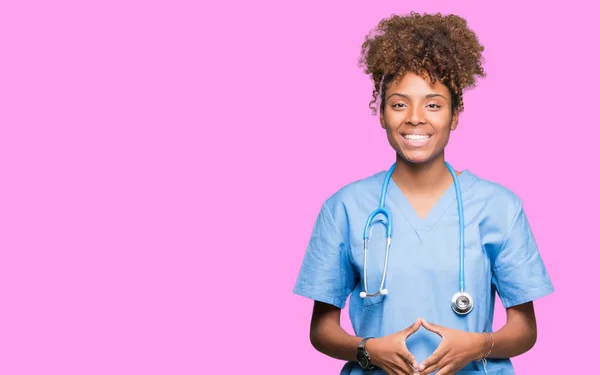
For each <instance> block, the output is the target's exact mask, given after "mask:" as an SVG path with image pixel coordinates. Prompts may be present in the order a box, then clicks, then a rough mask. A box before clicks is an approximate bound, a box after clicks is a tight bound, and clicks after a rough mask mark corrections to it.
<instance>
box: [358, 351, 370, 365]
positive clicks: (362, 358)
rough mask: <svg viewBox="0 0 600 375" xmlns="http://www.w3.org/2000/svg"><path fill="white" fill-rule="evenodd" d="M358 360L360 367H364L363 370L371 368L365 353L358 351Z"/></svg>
mask: <svg viewBox="0 0 600 375" xmlns="http://www.w3.org/2000/svg"><path fill="white" fill-rule="evenodd" d="M356 359H358V364H359V365H360V367H362V368H367V367H369V359H368V358H367V356H366V355H365V352H363V351H362V350H359V351H358V353H357V355H356Z"/></svg>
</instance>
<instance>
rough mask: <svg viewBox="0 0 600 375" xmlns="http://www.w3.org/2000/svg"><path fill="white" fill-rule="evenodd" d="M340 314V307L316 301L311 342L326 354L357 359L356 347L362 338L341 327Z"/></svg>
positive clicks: (339, 357)
mask: <svg viewBox="0 0 600 375" xmlns="http://www.w3.org/2000/svg"><path fill="white" fill-rule="evenodd" d="M340 315H341V310H340V309H339V308H337V307H335V306H332V305H329V304H326V303H322V302H318V301H315V305H314V308H313V314H312V319H311V324H310V342H311V344H312V345H313V347H314V348H315V349H316V350H318V351H319V352H321V353H323V354H325V355H328V356H330V357H333V358H336V359H340V360H344V361H355V360H356V348H357V347H358V344H359V343H360V341H361V340H362V338H361V337H356V336H352V335H350V334H348V333H347V332H346V331H345V330H344V329H343V328H342V327H341V325H340ZM368 344H369V343H368V342H367V345H368ZM367 350H368V349H367Z"/></svg>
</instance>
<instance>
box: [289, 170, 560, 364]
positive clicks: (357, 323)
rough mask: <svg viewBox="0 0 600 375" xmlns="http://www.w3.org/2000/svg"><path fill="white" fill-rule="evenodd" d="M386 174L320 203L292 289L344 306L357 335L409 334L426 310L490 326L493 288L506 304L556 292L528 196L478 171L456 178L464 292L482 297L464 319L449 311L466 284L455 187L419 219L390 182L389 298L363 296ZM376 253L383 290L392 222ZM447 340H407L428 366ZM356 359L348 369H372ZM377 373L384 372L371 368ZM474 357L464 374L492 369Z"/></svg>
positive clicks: (380, 230) (458, 322) (451, 322)
mask: <svg viewBox="0 0 600 375" xmlns="http://www.w3.org/2000/svg"><path fill="white" fill-rule="evenodd" d="M384 177H385V171H382V172H380V173H377V174H375V175H373V176H371V177H368V178H365V179H361V180H359V181H356V182H353V183H350V184H348V185H346V186H344V187H343V188H341V189H340V190H338V191H337V192H336V193H335V194H333V195H332V196H331V197H330V198H329V199H327V200H326V201H325V202H324V204H323V205H322V206H321V210H320V212H319V214H318V217H317V219H316V223H315V225H314V229H313V232H312V235H311V237H310V240H309V244H308V248H307V250H306V254H305V256H304V260H303V263H302V266H301V268H300V273H299V276H298V279H297V281H296V285H295V287H294V293H296V294H298V295H302V296H305V297H307V298H310V299H312V300H316V301H321V302H325V303H328V304H331V305H334V306H337V307H339V308H344V307H345V305H346V301H347V300H348V296H350V299H349V315H350V320H351V322H352V327H353V329H354V332H355V334H356V335H357V336H360V337H369V336H370V337H381V336H385V335H389V334H392V333H395V332H398V331H401V330H403V329H405V328H407V327H408V326H410V325H411V324H413V323H414V322H415V320H416V319H417V318H418V317H422V318H423V319H425V320H427V321H429V322H431V323H434V324H438V325H442V326H446V327H449V328H454V329H459V330H463V331H468V332H490V331H492V320H493V313H494V302H495V294H496V293H497V294H498V296H499V297H500V300H501V301H502V304H503V305H504V307H505V308H508V307H511V306H514V305H518V304H522V303H525V302H529V301H532V300H535V299H537V298H540V297H542V296H545V295H547V294H550V293H552V292H553V291H554V288H553V286H552V283H551V281H550V279H549V277H548V274H547V271H546V268H545V266H544V263H543V261H542V259H541V257H540V254H539V252H538V248H537V245H536V242H535V239H534V237H533V234H532V232H531V229H530V226H529V223H528V221H527V217H526V215H525V212H524V211H523V206H522V202H521V200H520V199H519V198H518V197H517V196H516V195H515V194H514V193H513V192H511V191H510V190H508V189H507V188H505V187H503V186H501V185H498V184H496V183H493V182H490V181H487V180H484V179H481V178H479V177H477V176H476V175H474V174H473V173H471V172H469V171H468V170H467V171H464V172H462V173H461V174H460V175H459V176H458V181H459V183H460V189H461V193H462V199H463V209H464V223H465V243H464V249H465V255H464V265H465V268H464V277H465V291H466V292H467V293H469V294H470V295H471V296H472V297H473V300H474V307H473V310H472V311H471V312H470V313H469V314H468V315H465V316H460V315H457V314H456V313H455V312H454V311H453V310H452V308H451V301H452V296H453V295H454V294H455V293H456V292H457V291H458V290H459V285H458V284H459V220H458V211H457V201H456V194H455V191H454V186H453V185H450V186H449V187H448V189H447V190H446V191H445V193H444V194H443V195H442V197H441V198H440V200H439V201H438V202H437V203H436V205H435V206H434V207H433V209H432V210H431V211H430V212H429V213H428V214H427V216H426V217H425V218H424V219H421V218H420V217H419V216H418V215H417V213H416V211H415V210H414V209H413V208H412V206H411V205H410V203H409V201H408V200H407V198H406V197H405V196H404V195H403V194H402V192H401V190H400V189H399V188H398V186H397V185H396V184H395V183H394V181H393V180H390V182H389V187H388V191H387V198H386V207H387V208H388V210H389V211H390V214H391V216H392V220H393V237H392V242H391V247H390V254H389V265H388V273H387V278H386V284H385V287H386V288H387V289H388V291H389V294H388V295H386V296H381V295H379V296H377V297H367V298H366V299H362V298H360V296H359V293H360V292H361V291H362V289H363V278H362V274H363V239H362V235H363V229H364V225H365V222H366V220H367V217H368V216H369V214H370V213H371V212H372V211H373V210H374V209H375V208H377V206H378V204H379V198H380V193H381V186H382V183H383V181H384ZM370 238H371V240H370V242H369V249H368V252H367V255H368V266H367V268H368V270H367V272H368V274H367V280H368V289H369V292H370V293H374V292H376V291H377V290H378V288H379V284H380V283H381V276H382V272H383V265H384V260H385V259H384V257H385V227H384V226H383V225H381V224H379V225H375V226H374V227H373V230H372V232H371V237H370ZM440 342H441V338H440V337H439V336H437V335H436V334H434V333H432V332H429V331H427V330H425V329H424V328H423V327H421V328H420V329H419V331H417V332H416V333H415V334H413V335H412V336H411V337H409V338H408V340H407V341H406V344H407V347H408V349H409V351H410V352H411V353H412V354H413V355H414V356H415V358H416V360H417V361H418V362H419V363H421V362H422V361H423V360H425V359H426V358H427V357H429V355H430V354H431V353H433V351H434V350H435V349H436V347H437V346H438V345H439V343H440ZM487 371H488V374H489V375H494V374H495V375H500V374H502V375H511V374H514V370H513V366H512V364H511V361H510V360H509V359H489V360H488V362H487ZM366 373H367V372H365V371H363V370H362V368H361V367H360V366H359V365H358V363H357V362H348V363H346V365H345V366H344V367H343V369H342V371H341V374H342V375H348V374H352V375H355V374H366ZM368 373H369V374H373V375H375V374H383V373H384V372H383V371H380V372H379V371H375V372H373V371H371V372H368ZM484 373H485V372H484V369H483V364H482V363H481V362H471V363H469V364H468V365H467V366H466V367H465V368H464V369H463V370H462V371H460V372H459V373H458V374H462V375H467V374H484Z"/></svg>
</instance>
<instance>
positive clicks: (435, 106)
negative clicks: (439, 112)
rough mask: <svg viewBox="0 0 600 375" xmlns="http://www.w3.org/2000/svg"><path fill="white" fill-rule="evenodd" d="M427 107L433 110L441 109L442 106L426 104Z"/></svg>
mask: <svg viewBox="0 0 600 375" xmlns="http://www.w3.org/2000/svg"><path fill="white" fill-rule="evenodd" d="M427 107H429V108H433V109H440V108H442V106H439V105H437V104H428V105H427Z"/></svg>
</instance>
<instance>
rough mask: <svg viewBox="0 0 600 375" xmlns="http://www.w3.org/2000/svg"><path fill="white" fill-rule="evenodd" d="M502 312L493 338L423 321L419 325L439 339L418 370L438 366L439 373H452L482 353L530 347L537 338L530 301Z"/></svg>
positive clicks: (513, 352) (511, 353) (506, 354)
mask: <svg viewBox="0 0 600 375" xmlns="http://www.w3.org/2000/svg"><path fill="white" fill-rule="evenodd" d="M506 314H507V319H506V324H505V325H504V326H503V327H502V328H501V329H500V330H498V331H497V332H495V333H493V337H494V341H492V337H491V336H490V335H489V334H487V333H475V332H465V331H459V330H455V329H450V328H447V327H442V326H438V325H436V324H432V323H428V322H424V323H423V327H424V328H425V329H427V330H429V331H431V332H434V333H437V334H438V335H440V336H441V337H442V343H441V344H440V345H439V346H438V348H437V349H436V350H435V351H434V352H433V354H431V356H429V358H427V359H426V360H425V361H423V363H422V364H421V365H420V366H419V367H420V372H421V374H422V375H429V374H432V373H433V372H435V371H438V370H439V373H438V374H439V375H448V374H454V373H455V372H456V371H458V370H460V369H462V368H463V367H464V366H466V365H467V363H469V362H471V361H478V360H481V359H483V358H484V357H486V356H487V357H486V358H510V357H516V356H518V355H521V354H523V353H525V352H527V351H528V350H530V349H531V348H532V347H533V345H534V344H535V342H536V339H537V328H536V322H535V314H534V311H533V302H527V303H523V304H520V305H516V306H513V307H509V308H508V309H506ZM492 344H493V345H494V346H493V349H492V352H491V353H490V348H492ZM488 353H489V354H488Z"/></svg>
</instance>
